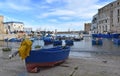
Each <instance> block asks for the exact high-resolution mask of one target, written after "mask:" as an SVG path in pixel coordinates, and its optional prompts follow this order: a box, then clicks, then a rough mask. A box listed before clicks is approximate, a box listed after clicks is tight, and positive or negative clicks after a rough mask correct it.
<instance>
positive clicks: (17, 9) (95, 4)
mask: <svg viewBox="0 0 120 76" xmlns="http://www.w3.org/2000/svg"><path fill="white" fill-rule="evenodd" d="M113 1H115V0H0V15H2V16H4V22H9V21H17V22H23V23H24V25H25V27H26V28H32V29H33V30H38V29H40V30H46V31H54V30H55V29H57V30H58V31H68V30H71V31H81V30H84V23H91V21H92V17H93V16H94V15H95V14H96V13H97V12H98V9H100V8H101V7H103V6H105V5H106V4H109V3H110V2H113Z"/></svg>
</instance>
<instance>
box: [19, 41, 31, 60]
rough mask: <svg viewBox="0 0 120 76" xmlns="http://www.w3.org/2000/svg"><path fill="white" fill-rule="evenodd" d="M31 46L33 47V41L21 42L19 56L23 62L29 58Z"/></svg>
mask: <svg viewBox="0 0 120 76" xmlns="http://www.w3.org/2000/svg"><path fill="white" fill-rule="evenodd" d="M31 46H32V41H31V40H29V39H24V40H23V41H22V42H21V46H20V47H19V49H18V51H19V56H20V57H21V59H22V60H23V59H25V58H26V57H27V56H29V53H30V50H31Z"/></svg>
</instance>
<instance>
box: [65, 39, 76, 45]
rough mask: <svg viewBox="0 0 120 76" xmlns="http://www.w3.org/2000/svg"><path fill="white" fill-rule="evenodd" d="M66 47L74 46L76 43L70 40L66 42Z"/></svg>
mask: <svg viewBox="0 0 120 76" xmlns="http://www.w3.org/2000/svg"><path fill="white" fill-rule="evenodd" d="M65 45H68V46H72V45H74V42H73V40H70V39H68V40H65Z"/></svg>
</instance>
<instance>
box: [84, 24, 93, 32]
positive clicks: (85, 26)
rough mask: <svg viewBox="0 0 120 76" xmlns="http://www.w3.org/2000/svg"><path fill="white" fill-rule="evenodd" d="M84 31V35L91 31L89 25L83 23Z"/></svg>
mask: <svg viewBox="0 0 120 76" xmlns="http://www.w3.org/2000/svg"><path fill="white" fill-rule="evenodd" d="M84 31H85V32H86V33H89V32H90V31H91V23H85V24H84Z"/></svg>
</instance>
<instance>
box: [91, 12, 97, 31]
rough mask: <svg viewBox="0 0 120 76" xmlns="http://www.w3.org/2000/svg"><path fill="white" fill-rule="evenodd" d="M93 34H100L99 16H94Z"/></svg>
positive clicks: (92, 23)
mask: <svg viewBox="0 0 120 76" xmlns="http://www.w3.org/2000/svg"><path fill="white" fill-rule="evenodd" d="M91 33H98V14H96V15H94V16H93V19H92V22H91Z"/></svg>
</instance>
